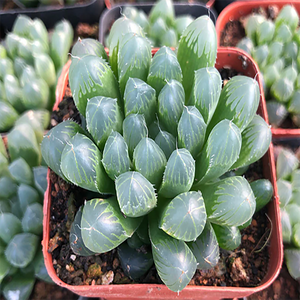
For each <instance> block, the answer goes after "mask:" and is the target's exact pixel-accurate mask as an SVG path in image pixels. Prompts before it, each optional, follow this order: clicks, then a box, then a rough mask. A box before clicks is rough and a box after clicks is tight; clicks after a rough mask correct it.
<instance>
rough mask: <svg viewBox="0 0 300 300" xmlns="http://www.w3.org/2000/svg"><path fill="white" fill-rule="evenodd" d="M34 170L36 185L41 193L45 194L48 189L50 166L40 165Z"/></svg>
mask: <svg viewBox="0 0 300 300" xmlns="http://www.w3.org/2000/svg"><path fill="white" fill-rule="evenodd" d="M32 170H33V178H34V186H35V188H36V189H37V190H38V191H39V192H40V194H41V195H44V193H45V192H46V189H47V184H48V183H47V172H48V168H46V167H43V166H40V167H34V168H32Z"/></svg>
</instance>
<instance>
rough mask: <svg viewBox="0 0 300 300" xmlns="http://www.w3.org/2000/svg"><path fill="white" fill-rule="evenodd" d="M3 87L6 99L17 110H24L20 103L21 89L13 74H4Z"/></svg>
mask: <svg viewBox="0 0 300 300" xmlns="http://www.w3.org/2000/svg"><path fill="white" fill-rule="evenodd" d="M4 89H5V95H6V99H7V101H8V102H9V104H11V105H12V107H13V108H15V109H16V110H17V111H18V112H22V111H24V104H23V103H22V90H21V88H20V84H19V80H18V79H17V77H15V76H14V75H6V76H5V78H4Z"/></svg>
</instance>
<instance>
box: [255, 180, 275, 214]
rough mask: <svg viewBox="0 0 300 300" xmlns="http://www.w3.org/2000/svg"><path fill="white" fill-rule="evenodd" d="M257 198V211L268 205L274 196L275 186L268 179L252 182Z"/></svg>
mask: <svg viewBox="0 0 300 300" xmlns="http://www.w3.org/2000/svg"><path fill="white" fill-rule="evenodd" d="M250 186H251V189H252V191H253V193H254V196H255V200H256V209H255V212H257V211H259V210H261V209H262V208H263V207H264V206H265V205H267V204H268V203H269V202H270V200H271V199H272V196H273V186H272V183H271V182H270V181H269V180H268V179H258V180H255V181H253V182H251V183H250Z"/></svg>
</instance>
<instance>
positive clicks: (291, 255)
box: [284, 249, 300, 280]
mask: <svg viewBox="0 0 300 300" xmlns="http://www.w3.org/2000/svg"><path fill="white" fill-rule="evenodd" d="M284 258H285V262H286V265H287V268H288V270H289V273H290V275H291V276H292V277H293V278H294V279H295V280H299V278H300V268H299V265H300V249H285V250H284Z"/></svg>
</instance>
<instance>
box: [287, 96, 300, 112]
mask: <svg viewBox="0 0 300 300" xmlns="http://www.w3.org/2000/svg"><path fill="white" fill-rule="evenodd" d="M288 110H289V112H290V113H292V114H300V90H298V91H295V93H294V95H293V97H292V98H291V101H290V102H289V105H288Z"/></svg>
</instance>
